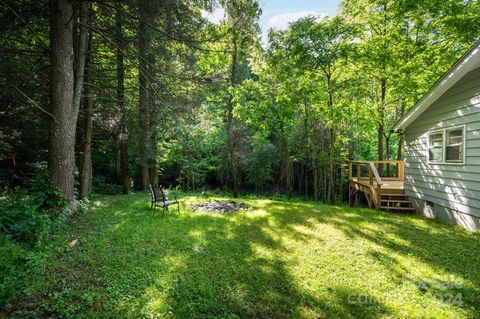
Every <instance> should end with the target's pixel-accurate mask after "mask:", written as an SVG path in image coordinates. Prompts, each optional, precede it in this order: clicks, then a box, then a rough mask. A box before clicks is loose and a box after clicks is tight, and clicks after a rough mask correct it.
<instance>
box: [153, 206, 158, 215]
mask: <svg viewBox="0 0 480 319" xmlns="http://www.w3.org/2000/svg"><path fill="white" fill-rule="evenodd" d="M156 209H157V205H156V204H153V210H152V216H155V210H156Z"/></svg>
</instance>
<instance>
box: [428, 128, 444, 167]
mask: <svg viewBox="0 0 480 319" xmlns="http://www.w3.org/2000/svg"><path fill="white" fill-rule="evenodd" d="M428 160H429V161H430V162H435V163H441V162H443V131H442V132H435V133H430V134H429V149H428Z"/></svg>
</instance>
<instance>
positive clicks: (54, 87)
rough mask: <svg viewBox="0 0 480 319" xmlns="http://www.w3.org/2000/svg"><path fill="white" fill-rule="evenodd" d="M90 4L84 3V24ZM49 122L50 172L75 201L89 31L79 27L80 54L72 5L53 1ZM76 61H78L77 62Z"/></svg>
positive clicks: (62, 0) (66, 194)
mask: <svg viewBox="0 0 480 319" xmlns="http://www.w3.org/2000/svg"><path fill="white" fill-rule="evenodd" d="M87 5H88V3H86V2H82V5H81V8H82V9H81V15H80V19H81V23H82V24H84V23H85V22H86V19H87V17H86V14H87V10H88V7H87ZM50 10H51V12H50V30H51V31H50V45H51V58H50V61H51V66H50V99H51V105H50V113H51V114H52V119H51V121H50V134H49V147H48V170H49V173H50V178H51V181H52V184H53V185H54V186H56V187H58V188H59V189H60V191H61V192H62V193H63V194H64V195H65V197H66V198H67V199H68V200H69V201H73V200H74V190H75V189H74V175H73V171H74V165H75V153H74V150H75V130H76V124H77V117H78V110H79V107H80V100H81V94H82V88H83V77H84V68H85V55H86V46H87V29H86V28H85V26H84V25H81V26H80V34H79V44H78V50H77V54H76V55H74V50H73V49H74V48H73V19H72V17H73V15H74V10H73V2H72V1H70V0H51V1H50ZM74 58H76V59H74Z"/></svg>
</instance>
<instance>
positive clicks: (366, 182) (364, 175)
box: [348, 161, 414, 211]
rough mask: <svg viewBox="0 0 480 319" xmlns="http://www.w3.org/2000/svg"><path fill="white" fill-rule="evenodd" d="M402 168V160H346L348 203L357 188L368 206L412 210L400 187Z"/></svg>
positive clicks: (402, 178)
mask: <svg viewBox="0 0 480 319" xmlns="http://www.w3.org/2000/svg"><path fill="white" fill-rule="evenodd" d="M404 169H405V163H404V162H403V161H350V163H349V177H348V179H349V181H350V183H349V203H350V205H352V200H353V199H354V197H355V196H356V194H357V193H359V192H361V193H364V195H365V198H366V199H367V202H368V206H369V207H370V208H374V209H384V210H394V211H413V210H414V209H413V208H412V205H411V203H410V201H409V200H408V197H407V195H406V194H405V190H404Z"/></svg>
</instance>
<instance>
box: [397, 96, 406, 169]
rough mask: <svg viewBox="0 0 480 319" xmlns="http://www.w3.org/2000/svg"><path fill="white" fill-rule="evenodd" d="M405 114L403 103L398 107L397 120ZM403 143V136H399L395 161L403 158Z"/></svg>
mask: <svg viewBox="0 0 480 319" xmlns="http://www.w3.org/2000/svg"><path fill="white" fill-rule="evenodd" d="M404 113H405V102H402V103H401V105H400V114H399V118H400V117H402V116H403V114H404ZM403 141H404V136H403V134H401V135H400V138H399V139H398V147H397V161H401V160H402V158H403V155H402V152H403Z"/></svg>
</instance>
